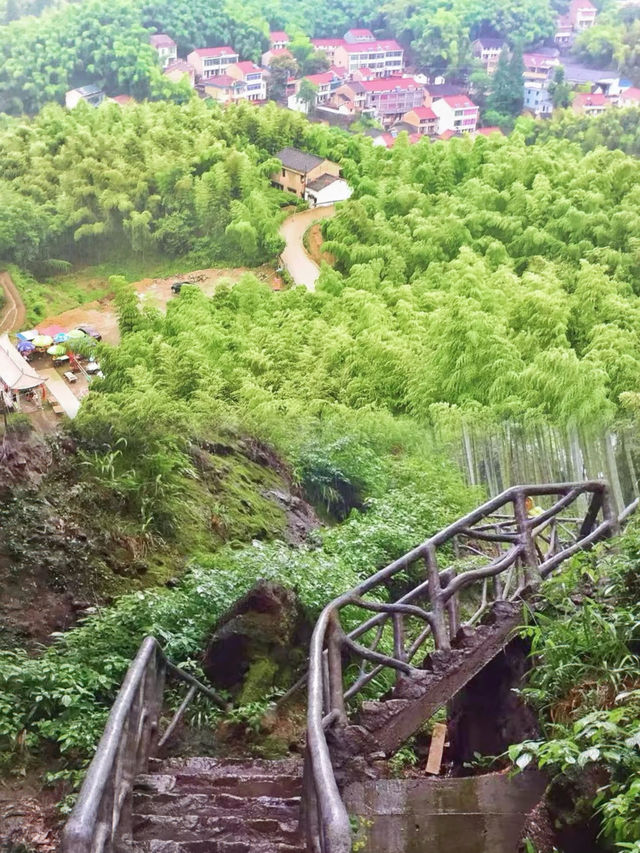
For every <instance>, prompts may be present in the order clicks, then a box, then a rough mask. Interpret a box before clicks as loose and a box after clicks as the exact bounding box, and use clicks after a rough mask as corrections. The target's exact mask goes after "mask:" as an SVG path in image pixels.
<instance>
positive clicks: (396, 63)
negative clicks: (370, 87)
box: [334, 39, 404, 77]
mask: <svg viewBox="0 0 640 853" xmlns="http://www.w3.org/2000/svg"><path fill="white" fill-rule="evenodd" d="M334 62H335V64H336V65H337V66H339V67H341V68H346V69H347V71H348V73H349V74H353V73H354V71H357V69H358V68H370V69H371V71H373V72H374V73H375V74H376V75H377V76H378V77H390V76H394V75H399V74H401V73H402V70H403V68H404V51H403V49H402V48H401V47H400V45H399V44H398V42H397V41H395V40H394V39H383V40H377V41H363V42H355V43H350V42H345V41H343V43H342V44H340V45H339V46H338V47H337V48H336V50H335V53H334Z"/></svg>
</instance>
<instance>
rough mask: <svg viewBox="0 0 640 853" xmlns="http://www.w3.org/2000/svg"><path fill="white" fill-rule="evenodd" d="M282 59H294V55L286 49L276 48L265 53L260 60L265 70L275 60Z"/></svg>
mask: <svg viewBox="0 0 640 853" xmlns="http://www.w3.org/2000/svg"><path fill="white" fill-rule="evenodd" d="M281 57H286V58H287V59H293V54H292V53H291V51H290V50H289V49H288V48H286V47H278V48H275V47H274V48H271V49H269V50H267V51H265V52H264V53H263V54H262V57H261V59H260V61H261V63H262V67H263V68H269V67H270V66H271V63H272V62H273V60H274V59H278V58H281Z"/></svg>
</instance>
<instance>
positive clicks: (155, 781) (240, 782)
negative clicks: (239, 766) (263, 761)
mask: <svg viewBox="0 0 640 853" xmlns="http://www.w3.org/2000/svg"><path fill="white" fill-rule="evenodd" d="M136 786H137V788H138V790H139V791H146V792H149V793H151V792H153V793H158V794H168V793H179V794H203V793H210V794H212V795H213V794H233V795H234V796H237V797H243V798H248V797H279V798H283V797H284V798H288V797H298V796H300V793H301V790H302V778H301V777H299V776H277V775H275V774H273V775H268V776H264V775H263V776H259V775H257V774H256V775H251V776H236V775H234V774H233V772H231V773H229V770H227V773H226V774H223V773H221V772H219V771H217V770H216V771H214V772H213V773H209V772H199V773H196V772H189V773H182V771H181V770H175V771H174V772H172V773H170V774H168V773H164V774H161V773H147V774H141V775H139V776H138V778H137V779H136Z"/></svg>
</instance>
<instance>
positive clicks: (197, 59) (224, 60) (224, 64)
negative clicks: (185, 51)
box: [187, 45, 240, 80]
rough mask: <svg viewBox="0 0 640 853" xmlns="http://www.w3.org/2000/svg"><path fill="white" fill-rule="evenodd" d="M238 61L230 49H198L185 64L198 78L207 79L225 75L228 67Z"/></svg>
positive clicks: (236, 55) (192, 52) (235, 54)
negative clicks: (191, 67) (187, 64)
mask: <svg viewBox="0 0 640 853" xmlns="http://www.w3.org/2000/svg"><path fill="white" fill-rule="evenodd" d="M239 59H240V57H239V55H238V54H237V53H236V52H235V50H234V49H233V48H232V47H229V46H228V45H225V46H224V47H198V48H196V49H195V50H192V51H191V53H190V54H189V56H187V62H188V63H189V65H192V66H193V67H194V68H195V71H196V74H197V76H198V77H202V78H203V79H205V80H206V79H207V77H215V76H217V75H218V74H226V73H227V69H228V68H229V66H230V65H235V64H236V62H237V61H238V60H239Z"/></svg>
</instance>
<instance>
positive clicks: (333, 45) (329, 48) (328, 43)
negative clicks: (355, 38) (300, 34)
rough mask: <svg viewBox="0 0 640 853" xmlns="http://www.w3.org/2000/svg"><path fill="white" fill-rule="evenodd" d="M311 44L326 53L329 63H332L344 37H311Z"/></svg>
mask: <svg viewBox="0 0 640 853" xmlns="http://www.w3.org/2000/svg"><path fill="white" fill-rule="evenodd" d="M311 44H312V45H313V46H314V47H315V49H316V50H321V51H322V52H323V53H326V54H327V59H328V60H329V63H330V64H331V65H334V64H335V57H336V50H337V49H338V48H339V47H341V46H342V45H343V44H344V39H337V38H336V39H334V38H331V39H329V38H322V39H311Z"/></svg>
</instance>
